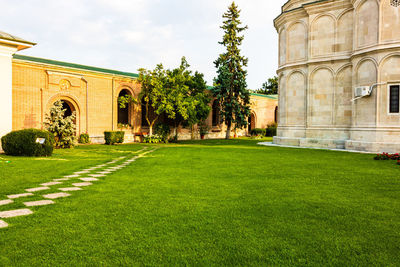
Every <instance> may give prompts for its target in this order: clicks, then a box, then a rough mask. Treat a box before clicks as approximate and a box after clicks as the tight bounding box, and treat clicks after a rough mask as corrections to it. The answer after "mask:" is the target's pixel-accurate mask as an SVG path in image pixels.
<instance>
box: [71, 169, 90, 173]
mask: <svg viewBox="0 0 400 267" xmlns="http://www.w3.org/2000/svg"><path fill="white" fill-rule="evenodd" d="M88 172H90V171H86V170H85V171H79V172H74V174H85V173H88Z"/></svg>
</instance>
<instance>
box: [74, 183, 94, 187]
mask: <svg viewBox="0 0 400 267" xmlns="http://www.w3.org/2000/svg"><path fill="white" fill-rule="evenodd" d="M72 185H73V186H89V185H92V183H89V182H85V183H74V184H72Z"/></svg>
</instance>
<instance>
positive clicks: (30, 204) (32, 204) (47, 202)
mask: <svg viewBox="0 0 400 267" xmlns="http://www.w3.org/2000/svg"><path fill="white" fill-rule="evenodd" d="M50 204H54V201H53V200H39V201H31V202H24V205H25V206H27V207H35V206H45V205H50Z"/></svg>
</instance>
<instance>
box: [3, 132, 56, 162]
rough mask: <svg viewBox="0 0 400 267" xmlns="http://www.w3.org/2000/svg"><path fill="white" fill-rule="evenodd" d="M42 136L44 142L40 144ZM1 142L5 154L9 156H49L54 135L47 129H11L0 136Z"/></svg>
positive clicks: (51, 152)
mask: <svg viewBox="0 0 400 267" xmlns="http://www.w3.org/2000/svg"><path fill="white" fill-rule="evenodd" d="M38 138H44V143H43V144H40V141H41V140H38ZM1 144H2V148H3V150H4V152H5V153H6V155H11V156H29V157H32V156H35V157H42V156H51V155H52V154H53V149H54V136H53V134H52V133H50V132H48V131H42V130H37V129H26V130H20V131H13V132H11V133H9V134H7V135H5V136H3V137H2V138H1Z"/></svg>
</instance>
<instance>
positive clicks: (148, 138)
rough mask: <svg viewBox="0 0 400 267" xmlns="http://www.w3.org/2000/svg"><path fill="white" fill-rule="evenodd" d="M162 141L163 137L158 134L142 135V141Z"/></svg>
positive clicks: (152, 142)
mask: <svg viewBox="0 0 400 267" xmlns="http://www.w3.org/2000/svg"><path fill="white" fill-rule="evenodd" d="M161 142H163V139H162V137H161V136H159V135H145V136H143V143H148V144H158V143H161Z"/></svg>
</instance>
